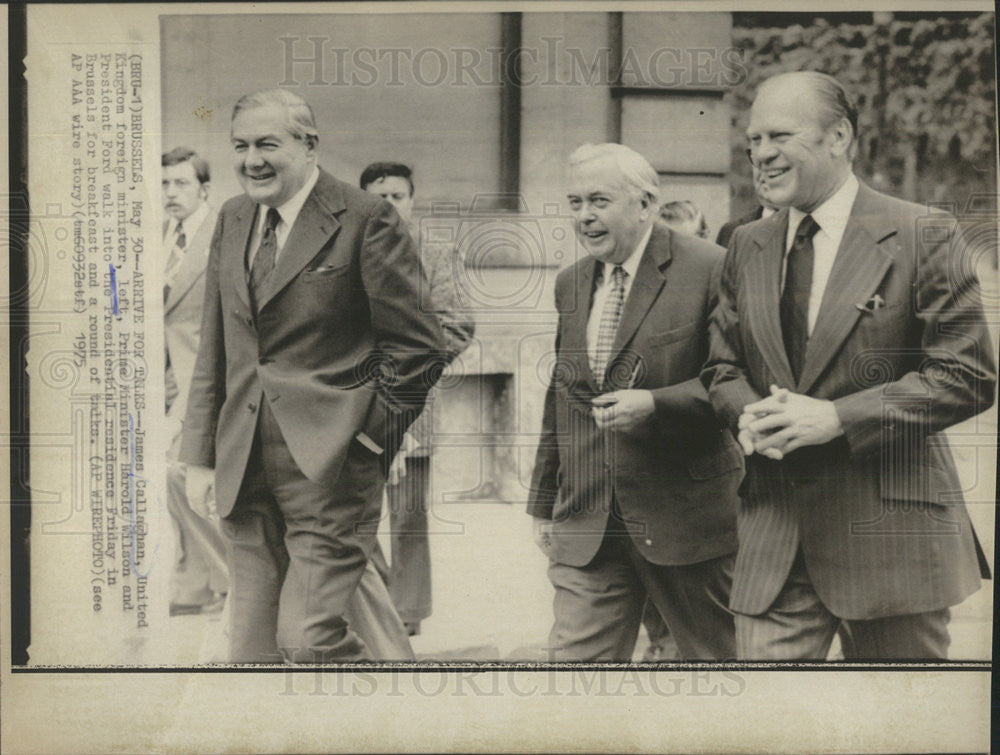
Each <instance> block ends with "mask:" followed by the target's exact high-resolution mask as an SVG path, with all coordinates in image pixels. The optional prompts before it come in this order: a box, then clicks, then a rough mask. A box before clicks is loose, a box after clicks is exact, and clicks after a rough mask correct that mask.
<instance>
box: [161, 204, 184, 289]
mask: <svg viewBox="0 0 1000 755" xmlns="http://www.w3.org/2000/svg"><path fill="white" fill-rule="evenodd" d="M186 244H187V237H186V236H185V235H184V224H183V223H178V224H177V234H176V236H175V237H174V245H173V246H172V247H170V254H169V255H167V269H166V271H165V272H164V275H163V279H164V282H165V285H164V286H163V301H164V302H166V300H167V297H169V296H170V287H171V286H172V285H173V283H174V276H175V275H177V268H178V267H180V265H181V255H180V254H178V250H181V251H183V249H184V246H185V245H186Z"/></svg>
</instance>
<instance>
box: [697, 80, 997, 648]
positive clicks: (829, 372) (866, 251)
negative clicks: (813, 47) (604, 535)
mask: <svg viewBox="0 0 1000 755" xmlns="http://www.w3.org/2000/svg"><path fill="white" fill-rule="evenodd" d="M747 135H748V137H749V141H750V152H751V156H752V158H753V160H754V162H755V163H756V165H757V167H758V169H759V170H760V171H761V175H762V181H763V191H764V193H765V195H766V197H767V199H768V200H769V201H771V202H772V203H773V204H775V205H778V206H781V207H783V208H785V209H782V210H781V211H779V212H778V213H776V214H775V215H773V216H772V217H770V218H767V219H765V220H761V221H758V222H756V223H751V224H749V225H746V226H743V227H741V228H737V229H736V231H735V233H734V235H733V239H732V242H731V243H730V247H729V253H728V255H727V257H726V263H725V266H724V268H723V275H722V283H721V286H720V295H719V305H718V308H717V309H716V312H715V315H714V317H713V320H712V328H711V355H710V358H709V361H708V363H707V364H706V367H705V370H704V372H703V374H702V378H703V380H704V383H705V385H706V386H707V387H708V390H709V395H710V396H711V399H712V404H713V406H715V408H716V411H717V412H718V413H719V415H720V417H722V418H723V419H724V420H725V421H726V422H727V423H728V424H729V426H730V427H731V428H732V429H733V431H734V432H737V433H738V439H739V441H740V443H741V445H742V446H743V448H744V451H745V453H746V454H747V455H748V456H749V459H748V468H747V479H746V482H745V485H744V491H743V494H744V500H743V504H742V507H741V509H740V518H739V534H740V549H739V555H738V557H737V562H736V572H735V575H734V578H733V592H732V601H731V604H730V605H731V607H732V608H733V610H734V611H736V612H737V616H736V626H737V644H738V648H739V655H740V657H741V658H745V659H754V660H756V659H783V660H788V659H807V658H815V659H822V658H825V657H826V653H827V650H828V648H829V646H830V642H831V639H832V637H833V635H834V633H835V632H836V631H837V629H838V627H840V626H841V625H843V626H845V627H846V629H847V631H848V635H849V637H850V642H848V643H845V647H844V653H845V655H846V656H847V657H848V658H867V659H901V658H908V659H918V658H944V657H946V654H947V649H948V644H949V635H948V628H947V622H948V618H949V611H948V608H949V606H952V605H955V604H957V603H959V602H960V601H962V600H963V599H964V598H965V597H966V596H968V595H970V594H971V593H973V592H975V591H976V590H977V589H978V587H979V584H980V570H981V567H982V566H984V565H985V559H984V558H983V557H982V553H981V550H979V549H978V543H977V541H976V538H975V534H974V532H973V531H972V526H971V524H970V521H969V517H968V513H967V512H966V510H965V505H964V503H963V502H962V495H961V489H962V488H961V484H960V483H959V480H958V476H957V474H956V470H955V465H954V463H953V461H952V458H951V454H950V453H949V451H948V447H947V441H946V439H945V438H944V436H943V435H942V434H941V431H942V430H944V429H946V428H947V427H949V426H951V425H953V424H955V423H956V422H960V421H961V420H963V419H966V418H968V417H971V416H973V415H975V414H977V413H979V412H981V411H983V410H984V409H986V408H988V407H989V406H990V405H991V404H992V401H993V396H994V391H995V387H996V370H995V364H994V358H993V354H992V347H991V344H990V341H989V338H988V334H987V329H986V324H985V322H984V318H983V311H982V307H981V305H980V302H979V295H978V291H977V287H976V281H975V279H974V273H972V272H971V266H970V265H969V264H967V261H966V260H962V259H959V258H958V254H959V253H961V251H962V249H963V246H962V244H961V243H960V240H959V239H957V238H956V236H957V235H958V233H959V232H958V228H957V226H956V224H955V221H954V219H953V218H951V217H949V216H947V215H944V214H934V215H931V214H929V213H928V211H927V210H926V209H925V208H923V207H920V206H918V205H914V204H910V203H908V202H902V201H899V200H897V199H893V198H891V197H888V196H885V195H882V194H879V193H877V192H875V191H873V190H871V189H869V188H868V187H866V186H864V185H862V184H860V183H859V182H858V180H857V179H856V178H855V177H854V175H853V173H852V170H851V161H852V158H853V155H854V151H855V144H856V139H857V111H856V109H855V107H854V105H853V103H852V102H851V98H850V97H849V95H848V94H847V92H846V91H845V90H844V88H843V87H842V86H841V85H840V83H839V82H837V81H836V80H835V79H833V78H832V77H830V76H826V75H824V74H819V73H814V72H800V73H792V74H783V75H780V76H776V77H774V78H772V79H769V80H768V81H766V82H765V83H764V84H763V85H762V86H761V88H760V90H759V91H758V93H757V98H756V100H755V101H754V104H753V109H752V110H751V115H750V124H749V127H748V129H747ZM977 551H978V554H977ZM977 556H978V558H977Z"/></svg>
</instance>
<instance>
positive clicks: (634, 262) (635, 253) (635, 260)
mask: <svg viewBox="0 0 1000 755" xmlns="http://www.w3.org/2000/svg"><path fill="white" fill-rule="evenodd" d="M652 235H653V225H652V224H650V226H649V228H647V229H646V232H645V233H644V234H642V238H641V239H639V243H638V244H637V245H636V247H635V249H633V250H632V254H630V255H629V256H628V259H626V260H625V261H624V262H622V263H621V266H622V269H624V270H625V272H626V273H628V276H629V280H635V271H636V270H638V269H639V261H640V260H641V259H642V253H643V251H645V249H646V245H647V244H648V243H649V237H650V236H652ZM614 267H615V264H614V263H613V262H605V263H604V269H603V275H604V276H605V280H606V279H607V274H608V271H609V270H613V269H614Z"/></svg>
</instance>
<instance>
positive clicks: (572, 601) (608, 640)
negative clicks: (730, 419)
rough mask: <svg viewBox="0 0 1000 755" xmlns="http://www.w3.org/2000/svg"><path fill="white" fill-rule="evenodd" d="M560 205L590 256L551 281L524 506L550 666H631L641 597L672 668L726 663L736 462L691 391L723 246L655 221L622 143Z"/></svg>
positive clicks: (652, 189) (653, 182)
mask: <svg viewBox="0 0 1000 755" xmlns="http://www.w3.org/2000/svg"><path fill="white" fill-rule="evenodd" d="M568 196H569V204H570V209H571V211H572V212H573V214H574V215H575V221H576V231H577V235H578V238H579V240H580V243H581V245H582V246H583V248H584V249H585V250H586V252H587V256H586V257H585V258H584V259H581V260H580V261H579V262H577V263H576V264H574V265H572V266H571V267H569V268H567V269H566V270H564V271H562V272H561V273H560V274H559V277H558V278H557V280H556V289H555V295H556V307H557V309H558V311H559V324H558V332H557V335H556V347H555V350H556V366H555V369H554V371H553V375H552V380H551V383H550V385H549V388H548V392H547V394H546V399H545V410H544V415H543V420H542V437H541V441H540V443H539V447H538V452H537V456H536V459H535V468H534V474H533V477H532V481H531V493H530V500H529V503H528V513H529V514H531V515H532V516H534V517H536V520H537V521H536V542H538V544H539V546H540V547H541V548H542V550H543V551H544V552H545V553H546V555H548V556H549V559H550V565H549V579H550V581H551V582H552V584H553V586H554V587H555V590H556V596H555V602H554V611H555V622H554V625H553V628H552V631H551V634H550V636H549V651H550V653H551V657H552V659H553V660H574V661H582V660H608V661H610V660H616V661H629V660H631V658H632V652H633V650H634V648H635V643H636V637H637V634H638V631H639V623H640V619H641V617H642V611H643V606H644V605H645V603H646V600H647V597H648V599H649V600H650V601H651V603H652V604H653V605H654V606H655V607H656V609H657V610H658V611H659V612H660V614H661V616H662V617H663V619H664V621H665V622H666V625H667V627H668V628H669V630H670V634H671V635H672V636H673V637H674V639H675V641H676V643H677V648H678V653H679V655H680V657H681V658H686V659H725V658H732V657H733V654H734V652H735V644H734V636H733V634H734V628H733V618H732V616H731V614H730V613H729V611H728V608H727V601H728V598H729V586H730V574H731V569H732V563H733V553H734V552H735V550H736V529H735V528H736V509H737V503H738V499H737V496H736V489H737V486H738V485H739V482H740V479H741V477H742V472H743V465H742V462H741V459H740V453H739V449H738V448H737V446H736V443H735V441H734V440H733V438H732V436H731V435H730V433H729V432H728V431H727V430H725V429H723V428H722V427H721V426H720V424H719V423H718V422H717V420H716V418H715V415H714V413H713V411H712V407H711V405H710V404H709V402H708V395H707V394H706V393H705V390H704V388H703V387H702V385H701V383H699V381H698V371H699V369H700V368H701V365H702V363H703V362H704V360H705V357H706V355H707V352H708V333H707V327H708V317H709V315H710V313H711V311H712V308H713V306H714V303H715V293H714V290H715V285H714V282H715V279H716V276H717V273H718V267H719V263H720V262H721V259H722V250H721V249H720V248H719V247H717V246H715V245H714V244H711V243H709V242H706V241H703V240H701V239H697V238H694V237H690V236H686V235H683V234H679V233H674V232H673V231H671V230H670V229H669V228H667V227H666V226H665V225H662V224H659V223H657V222H656V221H657V216H658V214H659V181H658V177H657V174H656V171H655V170H653V168H652V167H651V166H650V165H649V163H648V162H646V160H645V159H644V158H643V157H642V156H641V155H639V154H638V153H636V152H634V151H633V150H631V149H629V148H627V147H624V146H622V145H620V144H600V145H584V146H582V147H580V148H579V149H577V150H576V151H575V152H574V153H573V155H571V157H570V165H569V191H568Z"/></svg>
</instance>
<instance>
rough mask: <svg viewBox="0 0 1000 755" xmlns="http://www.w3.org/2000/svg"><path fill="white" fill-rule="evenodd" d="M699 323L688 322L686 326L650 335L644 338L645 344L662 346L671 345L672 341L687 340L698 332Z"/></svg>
mask: <svg viewBox="0 0 1000 755" xmlns="http://www.w3.org/2000/svg"><path fill="white" fill-rule="evenodd" d="M698 325H699V323H697V322H689V323H687V324H686V325H681V326H680V327H678V328H671V329H670V330H666V331H663V332H660V333H650V334H649V336H648V337H647V338H646V343H648V344H649V345H650V346H663V345H665V344H668V343H673V342H674V341H682V340H684V339H685V338H689V337H690V336H692V335H694V333H695V332H696V331H697V330H698Z"/></svg>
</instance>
